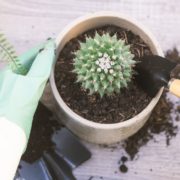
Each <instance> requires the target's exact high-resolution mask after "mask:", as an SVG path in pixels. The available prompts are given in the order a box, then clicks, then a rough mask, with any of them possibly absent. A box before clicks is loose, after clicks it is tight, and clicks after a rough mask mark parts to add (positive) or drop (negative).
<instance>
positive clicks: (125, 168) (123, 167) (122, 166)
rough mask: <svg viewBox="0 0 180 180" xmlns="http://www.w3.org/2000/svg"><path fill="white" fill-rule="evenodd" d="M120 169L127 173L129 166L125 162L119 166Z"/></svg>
mask: <svg viewBox="0 0 180 180" xmlns="http://www.w3.org/2000/svg"><path fill="white" fill-rule="evenodd" d="M119 170H120V171H121V172H122V173H126V172H127V171H128V168H127V166H126V165H125V164H122V165H121V166H120V167H119Z"/></svg>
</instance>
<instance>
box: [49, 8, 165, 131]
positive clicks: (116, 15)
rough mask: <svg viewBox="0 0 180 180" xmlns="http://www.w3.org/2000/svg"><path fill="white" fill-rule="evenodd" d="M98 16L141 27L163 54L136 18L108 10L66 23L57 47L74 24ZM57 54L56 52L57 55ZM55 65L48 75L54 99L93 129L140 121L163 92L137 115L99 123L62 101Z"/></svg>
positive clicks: (57, 41)
mask: <svg viewBox="0 0 180 180" xmlns="http://www.w3.org/2000/svg"><path fill="white" fill-rule="evenodd" d="M100 17H112V18H113V17H114V18H120V19H123V20H125V21H127V22H129V23H130V24H133V25H134V26H137V27H139V28H141V30H142V31H143V32H145V34H146V35H147V36H148V37H149V38H150V39H151V41H152V43H153V45H154V46H155V47H156V50H157V53H158V55H161V56H164V55H163V52H162V50H161V48H160V46H159V44H158V42H157V41H156V39H155V38H154V36H153V35H152V34H151V32H150V31H149V30H148V29H147V28H146V27H144V26H143V25H142V24H140V23H139V22H137V21H136V20H134V19H132V18H130V17H128V16H126V15H124V14H120V13H116V12H110V11H100V12H96V13H91V14H87V15H85V16H82V17H80V18H77V19H75V20H74V21H73V22H72V23H70V24H69V25H67V26H66V27H65V28H64V29H63V30H62V31H61V32H60V34H59V36H58V37H57V38H56V46H57V47H58V46H59V44H60V43H61V40H62V39H63V37H64V36H65V35H66V33H67V32H69V31H70V30H71V29H72V28H73V27H74V26H76V25H78V24H79V23H82V22H85V21H87V20H91V19H94V18H100ZM58 55H59V54H57V57H58ZM56 59H57V58H56ZM55 65H56V62H55V63H54V65H53V68H52V71H51V75H50V85H51V90H52V92H53V96H54V98H55V100H56V102H57V103H58V105H60V106H61V108H62V109H63V110H64V111H65V112H66V113H68V114H69V116H70V117H71V118H72V119H73V120H75V121H77V122H79V123H81V124H83V125H85V126H90V127H92V128H95V129H119V128H120V127H128V126H129V125H130V124H132V123H135V122H137V121H140V120H141V119H142V118H143V117H144V116H146V115H147V114H148V113H149V112H150V111H151V109H152V108H151V107H152V106H153V107H154V106H155V105H156V104H157V102H158V100H159V98H160V96H161V94H162V92H163V88H161V89H160V90H159V92H158V93H157V94H156V96H155V97H154V98H153V99H152V100H151V101H150V103H149V104H148V105H147V106H146V107H145V108H144V109H143V110H142V111H141V112H140V113H138V114H137V115H135V116H134V117H132V118H130V119H127V120H125V121H123V122H118V123H112V124H111V123H109V124H103V123H102V124H101V123H97V122H93V121H91V120H88V119H85V118H83V117H82V116H80V115H78V114H76V113H75V112H74V111H73V110H72V109H71V108H69V107H68V106H67V105H66V103H65V102H64V100H63V99H62V97H61V96H60V94H59V92H58V90H57V87H56V83H55V79H54V70H55Z"/></svg>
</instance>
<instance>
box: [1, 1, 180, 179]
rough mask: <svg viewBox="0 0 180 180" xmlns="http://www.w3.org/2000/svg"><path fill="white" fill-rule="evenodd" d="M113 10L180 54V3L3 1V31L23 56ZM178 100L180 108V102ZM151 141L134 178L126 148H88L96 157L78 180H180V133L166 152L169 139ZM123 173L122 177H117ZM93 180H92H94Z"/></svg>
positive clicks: (136, 165) (141, 154)
mask: <svg viewBox="0 0 180 180" xmlns="http://www.w3.org/2000/svg"><path fill="white" fill-rule="evenodd" d="M101 10H112V11H116V12H120V13H124V14H126V15H129V16H132V17H133V18H135V19H137V20H138V21H140V22H141V23H143V24H144V25H146V26H147V27H148V28H149V29H150V30H151V31H152V33H153V34H154V35H155V37H156V38H157V40H158V41H159V43H160V45H161V47H162V48H163V50H164V51H166V50H167V49H171V48H173V47H174V46H176V47H177V48H178V49H179V50H180V1H177V0H170V1H168V0H151V1H150V0H146V1H144V0H99V1H97V0H56V1H50V0H0V31H3V32H4V33H5V34H6V35H7V37H8V38H9V40H10V41H11V42H12V43H13V44H14V46H15V47H16V49H17V51H18V53H19V54H20V53H22V52H24V51H25V50H27V49H28V48H30V47H33V46H34V45H36V44H37V43H39V42H42V41H44V40H45V39H46V38H47V37H56V36H57V35H58V33H59V32H60V31H61V30H62V29H63V27H64V26H65V25H67V24H68V23H70V22H71V21H72V20H74V19H75V18H77V17H79V16H81V15H84V14H87V13H90V12H95V11H101ZM171 98H173V101H174V102H176V103H178V104H179V105H180V102H179V101H178V99H177V98H175V97H172V96H171ZM157 141H158V143H155V142H153V141H150V142H149V143H148V144H147V146H145V147H143V148H142V149H141V150H140V152H139V154H138V155H139V158H138V159H137V160H134V161H128V162H127V166H128V168H129V171H128V173H124V174H123V173H120V172H119V171H118V161H119V159H120V157H121V156H122V154H125V152H124V150H123V148H122V147H121V145H119V146H118V147H117V148H116V149H114V150H113V152H112V150H111V149H109V148H102V147H100V146H98V145H94V144H89V143H85V145H86V146H87V147H88V148H89V149H90V150H91V152H92V153H93V156H92V158H91V159H90V160H89V161H87V162H85V163H84V164H83V165H82V166H80V167H78V168H77V169H76V170H75V171H74V174H75V176H76V177H77V179H78V180H88V179H92V180H100V179H104V180H152V179H153V180H170V179H171V180H180V133H178V135H177V136H176V137H175V138H174V139H173V140H172V141H171V145H170V146H169V147H166V143H165V139H164V136H160V135H157ZM115 171H117V173H115ZM90 177H91V178H90Z"/></svg>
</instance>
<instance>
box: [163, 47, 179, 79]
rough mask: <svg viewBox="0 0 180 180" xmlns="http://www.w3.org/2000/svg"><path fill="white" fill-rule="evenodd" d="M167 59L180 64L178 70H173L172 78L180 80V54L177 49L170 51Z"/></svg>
mask: <svg viewBox="0 0 180 180" xmlns="http://www.w3.org/2000/svg"><path fill="white" fill-rule="evenodd" d="M166 57H167V58H168V59H170V60H171V61H172V62H175V63H178V65H177V66H176V68H174V69H173V71H172V72H171V78H178V79H180V54H179V52H178V50H177V49H176V48H174V49H173V50H169V51H168V52H167V53H166Z"/></svg>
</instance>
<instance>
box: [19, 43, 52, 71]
mask: <svg viewBox="0 0 180 180" xmlns="http://www.w3.org/2000/svg"><path fill="white" fill-rule="evenodd" d="M48 41H50V40H48ZM48 41H46V42H43V43H41V44H39V45H38V46H36V47H34V48H32V49H30V50H28V51H27V52H25V53H23V54H22V55H20V56H19V57H18V59H19V61H20V64H21V65H22V66H24V67H25V68H26V69H27V70H28V71H29V69H30V67H31V65H32V63H33V61H34V59H35V58H36V56H37V55H38V53H39V51H40V50H41V49H43V48H44V46H45V45H46V44H47V42H48Z"/></svg>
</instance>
